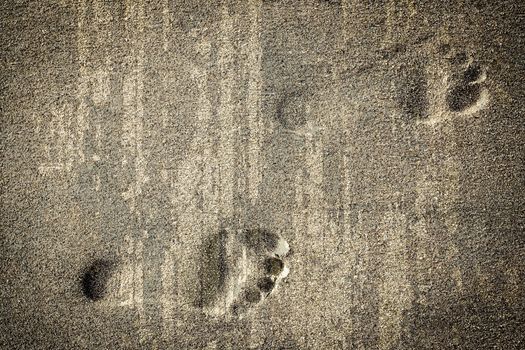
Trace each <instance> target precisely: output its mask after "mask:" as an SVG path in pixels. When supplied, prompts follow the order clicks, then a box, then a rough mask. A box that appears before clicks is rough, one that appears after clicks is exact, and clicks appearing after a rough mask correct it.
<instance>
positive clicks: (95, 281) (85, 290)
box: [81, 259, 116, 301]
mask: <svg viewBox="0 0 525 350" xmlns="http://www.w3.org/2000/svg"><path fill="white" fill-rule="evenodd" d="M115 266H116V262H115V261H114V260H106V259H97V260H95V261H93V262H92V263H91V265H89V266H88V268H87V269H86V271H85V272H84V273H83V274H82V278H81V290H82V294H83V295H84V296H85V297H86V298H87V299H89V300H91V301H98V300H101V299H103V298H104V297H105V296H106V294H107V286H108V281H109V279H110V278H111V276H112V275H113V272H114V270H115Z"/></svg>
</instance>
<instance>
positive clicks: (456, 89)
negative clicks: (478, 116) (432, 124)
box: [446, 62, 488, 113]
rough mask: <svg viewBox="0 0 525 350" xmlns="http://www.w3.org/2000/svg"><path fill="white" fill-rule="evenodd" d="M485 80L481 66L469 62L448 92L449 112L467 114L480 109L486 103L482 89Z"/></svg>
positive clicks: (486, 96)
mask: <svg viewBox="0 0 525 350" xmlns="http://www.w3.org/2000/svg"><path fill="white" fill-rule="evenodd" d="M485 78H486V74H485V72H484V71H483V69H482V68H481V66H479V65H478V64H476V63H474V62H470V64H468V66H467V68H466V69H465V70H464V71H463V72H462V73H461V74H460V75H459V78H458V77H456V78H455V79H454V80H455V82H454V83H453V84H452V86H451V87H450V88H449V90H448V93H447V97H446V103H447V106H448V108H449V110H450V111H452V112H458V113H469V112H474V111H477V110H480V109H482V108H483V107H484V106H485V105H486V102H487V101H488V93H487V91H486V89H484V88H483V82H484V81H485Z"/></svg>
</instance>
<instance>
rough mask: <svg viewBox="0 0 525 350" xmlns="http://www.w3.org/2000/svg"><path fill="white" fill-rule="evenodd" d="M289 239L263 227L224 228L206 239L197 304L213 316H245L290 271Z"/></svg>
mask: <svg viewBox="0 0 525 350" xmlns="http://www.w3.org/2000/svg"><path fill="white" fill-rule="evenodd" d="M289 249H290V248H289V246H288V243H287V242H286V241H285V240H284V239H283V238H282V237H280V236H279V235H277V234H275V233H272V232H270V231H267V230H263V229H241V230H237V231H235V230H229V229H224V230H221V231H220V232H219V233H218V234H217V235H215V236H214V237H211V238H210V239H209V240H208V242H206V244H205V247H204V249H203V252H204V254H203V256H202V259H203V260H202V265H201V266H202V268H201V276H200V278H201V283H200V285H201V293H200V297H199V298H198V300H197V302H196V305H197V306H198V307H200V308H202V310H203V311H204V312H205V313H206V314H208V315H210V316H223V315H230V316H236V317H242V316H243V315H244V314H246V313H247V312H249V311H250V310H252V309H254V308H256V307H257V306H258V305H260V304H261V303H262V302H264V300H265V299H266V298H267V297H268V296H270V295H271V294H272V293H274V291H275V290H276V288H277V287H278V285H279V283H280V282H281V280H282V279H283V278H285V277H286V276H287V275H288V273H289V268H288V267H287V266H286V263H285V260H284V258H285V257H286V255H287V254H288V252H289Z"/></svg>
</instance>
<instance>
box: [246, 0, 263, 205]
mask: <svg viewBox="0 0 525 350" xmlns="http://www.w3.org/2000/svg"><path fill="white" fill-rule="evenodd" d="M249 8H250V12H249V16H248V17H249V18H248V19H249V20H250V22H251V27H250V35H249V37H248V49H247V51H248V52H247V53H248V69H249V77H248V98H247V103H246V104H247V110H248V128H249V130H250V134H249V142H248V157H247V158H248V167H249V169H248V193H247V194H248V197H249V199H250V200H251V202H252V205H253V204H255V201H256V200H257V198H258V196H259V184H260V183H261V170H260V169H259V158H260V153H261V141H262V137H263V136H264V135H262V133H263V129H264V128H263V124H262V122H261V88H262V75H261V63H262V62H261V60H262V48H261V40H260V36H261V29H260V28H261V8H262V2H261V0H252V1H250V6H249Z"/></svg>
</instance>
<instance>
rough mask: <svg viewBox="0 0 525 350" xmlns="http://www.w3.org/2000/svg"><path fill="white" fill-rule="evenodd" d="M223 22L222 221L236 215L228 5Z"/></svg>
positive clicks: (220, 47)
mask: <svg viewBox="0 0 525 350" xmlns="http://www.w3.org/2000/svg"><path fill="white" fill-rule="evenodd" d="M220 11H221V21H220V29H219V42H218V62H217V63H218V69H219V76H220V82H219V84H220V89H219V94H220V96H219V107H218V121H219V128H220V130H219V133H220V135H219V144H218V147H217V158H218V159H219V174H220V180H219V181H220V184H219V185H220V189H221V198H220V208H219V209H220V213H221V216H222V217H223V218H230V217H232V215H233V209H234V208H233V204H234V179H235V176H234V173H235V163H234V161H235V154H234V143H235V136H236V132H235V128H234V121H233V104H232V86H233V84H234V68H235V67H234V66H233V46H232V42H231V37H232V35H233V29H234V28H233V18H232V16H231V15H230V13H229V8H228V6H227V5H223V6H222V8H221V9H220Z"/></svg>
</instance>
